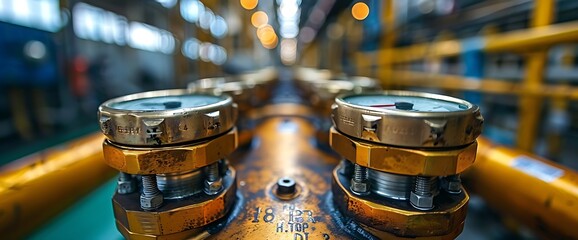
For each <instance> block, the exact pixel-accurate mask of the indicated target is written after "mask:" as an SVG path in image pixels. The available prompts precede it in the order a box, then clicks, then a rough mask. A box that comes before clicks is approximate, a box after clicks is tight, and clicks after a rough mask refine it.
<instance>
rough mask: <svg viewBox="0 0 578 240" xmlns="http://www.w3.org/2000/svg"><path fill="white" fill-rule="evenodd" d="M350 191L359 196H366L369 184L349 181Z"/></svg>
mask: <svg viewBox="0 0 578 240" xmlns="http://www.w3.org/2000/svg"><path fill="white" fill-rule="evenodd" d="M350 188H351V191H353V192H354V193H356V194H360V195H367V194H369V184H367V183H366V182H356V181H354V180H353V179H352V180H351V187H350Z"/></svg>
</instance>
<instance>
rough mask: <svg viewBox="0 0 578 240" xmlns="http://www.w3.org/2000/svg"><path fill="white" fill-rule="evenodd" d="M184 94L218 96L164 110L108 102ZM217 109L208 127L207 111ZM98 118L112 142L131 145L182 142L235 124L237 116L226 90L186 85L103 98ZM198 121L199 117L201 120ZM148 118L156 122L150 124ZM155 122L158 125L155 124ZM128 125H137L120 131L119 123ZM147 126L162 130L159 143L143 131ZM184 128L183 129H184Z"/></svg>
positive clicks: (123, 125)
mask: <svg viewBox="0 0 578 240" xmlns="http://www.w3.org/2000/svg"><path fill="white" fill-rule="evenodd" d="M183 95H204V96H211V97H217V98H219V99H220V100H219V101H218V102H216V103H211V104H207V105H203V106H198V107H179V108H175V109H166V110H130V109H119V108H115V107H113V106H111V105H113V104H115V103H121V102H126V101H132V100H137V99H143V98H155V97H171V96H173V97H177V96H183ZM216 111H218V112H219V115H218V116H217V117H214V118H213V119H211V120H212V121H214V120H215V119H216V120H218V123H219V127H218V128H217V129H207V128H205V127H204V124H203V123H204V122H206V121H208V120H206V119H207V118H208V117H207V115H206V114H209V113H213V112H216ZM98 118H99V124H100V127H101V131H102V132H103V133H104V134H105V135H106V136H107V137H108V138H109V139H110V140H111V141H113V142H115V143H118V144H125V145H130V146H155V145H156V146H158V145H167V144H174V143H183V142H190V141H196V140H201V139H205V138H207V137H212V136H216V135H219V134H222V133H224V132H227V131H229V130H230V129H231V128H233V127H234V124H235V122H236V118H237V105H236V104H235V103H233V99H232V97H231V96H229V95H227V94H219V95H217V94H210V93H205V92H190V91H187V90H186V89H169V90H157V91H148V92H141V93H134V94H129V95H125V96H121V97H117V98H113V99H110V100H108V101H105V102H104V103H102V104H101V105H100V106H99V107H98ZM198 121H201V123H200V124H195V123H198ZM151 122H155V123H154V124H151ZM155 124H157V125H155ZM181 124H186V126H187V129H186V130H179V128H180V125H181ZM119 126H120V127H130V128H132V129H138V130H135V131H134V132H129V133H123V132H121V131H118V130H117V128H118V127H119ZM148 127H158V128H160V129H161V133H160V134H159V135H158V137H159V139H163V141H162V143H159V142H158V141H157V142H151V140H150V139H149V137H150V134H149V133H147V132H146V129H147V128H148ZM185 131H186V132H185Z"/></svg>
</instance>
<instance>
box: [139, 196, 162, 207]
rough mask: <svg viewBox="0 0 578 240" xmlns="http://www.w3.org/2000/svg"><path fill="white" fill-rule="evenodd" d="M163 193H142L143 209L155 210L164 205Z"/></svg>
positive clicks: (141, 204) (141, 203)
mask: <svg viewBox="0 0 578 240" xmlns="http://www.w3.org/2000/svg"><path fill="white" fill-rule="evenodd" d="M163 200H164V199H163V195H160V194H156V195H152V196H145V195H142V194H141V195H140V207H141V208H142V209H143V210H154V209H157V208H159V207H161V205H163Z"/></svg>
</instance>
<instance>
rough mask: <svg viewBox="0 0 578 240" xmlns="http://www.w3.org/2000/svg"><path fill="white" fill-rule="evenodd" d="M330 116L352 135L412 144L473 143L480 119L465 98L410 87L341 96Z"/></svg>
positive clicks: (379, 141) (449, 144)
mask: <svg viewBox="0 0 578 240" xmlns="http://www.w3.org/2000/svg"><path fill="white" fill-rule="evenodd" d="M332 119H333V124H334V125H335V128H336V129H337V130H338V131H340V132H342V133H343V134H345V135H348V136H350V137H354V138H359V139H363V140H367V141H371V142H376V143H382V144H388V145H394V146H401V147H416V148H429V147H432V148H438V147H457V146H464V145H467V144H470V143H473V142H474V141H475V140H476V138H477V137H478V136H479V135H480V133H481V130H482V124H483V122H484V119H483V117H482V115H481V114H480V110H479V108H478V106H476V105H473V104H471V103H469V102H467V101H464V100H461V99H458V98H454V97H448V96H443V95H438V94H431V93H419V92H410V91H383V92H375V93H363V94H344V95H341V96H339V97H337V98H336V99H335V104H334V105H333V106H332Z"/></svg>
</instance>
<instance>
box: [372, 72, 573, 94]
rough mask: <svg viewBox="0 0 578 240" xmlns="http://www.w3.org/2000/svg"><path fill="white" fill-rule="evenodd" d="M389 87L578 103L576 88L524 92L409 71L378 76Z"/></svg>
mask: <svg viewBox="0 0 578 240" xmlns="http://www.w3.org/2000/svg"><path fill="white" fill-rule="evenodd" d="M379 78H380V79H383V80H384V81H386V80H387V81H389V82H390V85H393V86H412V87H431V88H441V89H446V90H467V91H479V92H482V93H489V94H500V95H512V94H513V95H523V96H531V97H535V96H544V97H552V98H558V99H567V100H578V87H571V86H567V85H541V87H540V88H528V87H526V86H525V85H523V84H519V83H514V82H507V81H503V80H498V79H481V80H480V81H478V80H473V79H469V78H467V77H463V76H458V75H446V74H435V73H426V72H413V71H398V70H396V71H391V76H384V75H381V76H379Z"/></svg>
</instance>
